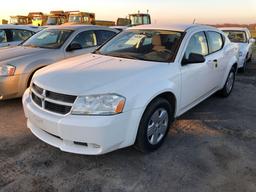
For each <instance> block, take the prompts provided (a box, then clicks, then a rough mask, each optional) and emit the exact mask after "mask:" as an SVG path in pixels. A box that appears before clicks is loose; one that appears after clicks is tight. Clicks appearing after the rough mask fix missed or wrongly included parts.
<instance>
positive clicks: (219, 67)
mask: <svg viewBox="0 0 256 192" xmlns="http://www.w3.org/2000/svg"><path fill="white" fill-rule="evenodd" d="M206 38H207V43H208V47H209V54H208V56H207V57H206V59H207V62H208V65H209V66H210V67H211V68H212V72H211V73H212V75H213V78H214V79H213V82H214V83H215V84H214V87H218V86H219V85H220V83H221V81H222V79H223V75H224V71H225V69H226V65H227V64H228V58H227V57H226V56H225V52H224V51H223V48H224V45H225V38H224V37H223V36H222V34H221V33H218V32H216V31H206Z"/></svg>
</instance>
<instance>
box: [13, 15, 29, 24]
mask: <svg viewBox="0 0 256 192" xmlns="http://www.w3.org/2000/svg"><path fill="white" fill-rule="evenodd" d="M30 23H31V20H30V19H29V18H28V17H27V16H21V15H17V16H11V17H10V24H13V25H28V24H30Z"/></svg>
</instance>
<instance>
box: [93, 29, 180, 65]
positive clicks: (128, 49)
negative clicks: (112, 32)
mask: <svg viewBox="0 0 256 192" xmlns="http://www.w3.org/2000/svg"><path fill="white" fill-rule="evenodd" d="M181 40H182V33H181V32H175V31H162V30H129V31H124V32H122V33H120V34H119V35H117V36H116V37H115V38H113V39H112V40H110V41H109V42H108V43H106V44H105V45H104V46H103V47H102V48H101V49H100V50H98V51H97V52H96V53H98V54H102V55H108V56H113V57H121V58H128V59H136V60H145V61H156V62H173V61H174V59H175V56H176V52H177V49H178V47H179V45H180V42H181Z"/></svg>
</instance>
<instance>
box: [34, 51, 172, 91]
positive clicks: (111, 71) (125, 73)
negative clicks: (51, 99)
mask: <svg viewBox="0 0 256 192" xmlns="http://www.w3.org/2000/svg"><path fill="white" fill-rule="evenodd" d="M159 65H167V64H166V63H159V62H150V61H139V60H131V59H120V58H115V57H109V56H102V55H95V54H87V55H83V56H78V57H74V58H72V59H67V60H64V61H61V62H58V63H55V64H53V65H50V66H48V67H45V68H43V69H41V70H39V71H38V72H36V74H35V76H34V78H33V82H34V83H36V84H37V85H38V86H41V87H42V88H44V89H47V90H50V91H53V92H58V93H65V94H70V95H78V96H79V95H84V94H86V93H88V91H90V90H94V89H98V88H100V87H103V86H106V85H109V84H111V83H113V82H117V81H119V80H121V79H125V78H131V77H132V76H133V75H137V74H138V73H140V72H144V71H145V70H148V69H152V68H154V67H156V66H159ZM115 89H118V88H116V87H115ZM108 91H109V92H112V91H115V90H114V88H113V89H110V90H108Z"/></svg>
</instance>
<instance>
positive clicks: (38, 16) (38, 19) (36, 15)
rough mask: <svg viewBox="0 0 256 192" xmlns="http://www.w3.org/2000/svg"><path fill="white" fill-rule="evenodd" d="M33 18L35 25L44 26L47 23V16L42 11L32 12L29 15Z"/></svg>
mask: <svg viewBox="0 0 256 192" xmlns="http://www.w3.org/2000/svg"><path fill="white" fill-rule="evenodd" d="M28 17H29V18H31V20H32V25H34V26H43V25H45V24H46V21H47V16H45V15H44V14H43V13H42V12H31V13H29V15H28Z"/></svg>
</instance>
